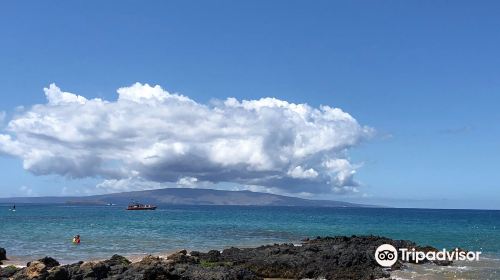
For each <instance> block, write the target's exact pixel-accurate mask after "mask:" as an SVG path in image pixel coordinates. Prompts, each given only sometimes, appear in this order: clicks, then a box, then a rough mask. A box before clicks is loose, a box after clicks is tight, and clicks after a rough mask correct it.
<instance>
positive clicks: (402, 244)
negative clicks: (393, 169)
mask: <svg viewBox="0 0 500 280" xmlns="http://www.w3.org/2000/svg"><path fill="white" fill-rule="evenodd" d="M382 244H392V245H393V246H394V247H396V248H417V249H419V250H426V251H427V250H436V249H435V248H432V247H429V246H426V247H419V246H417V244H415V243H413V242H411V241H406V240H392V239H389V238H384V237H376V236H351V237H344V236H341V237H323V238H320V237H317V238H315V239H307V240H304V241H303V242H302V244H300V245H294V244H274V245H266V246H260V247H257V248H243V249H240V248H229V249H225V250H223V251H222V252H220V251H215V250H212V251H209V252H206V253H202V252H197V251H192V252H190V253H188V252H187V251H185V250H182V251H179V252H177V253H174V254H172V255H169V256H168V257H167V258H159V257H154V256H147V257H145V258H143V259H142V260H141V261H139V262H135V263H131V262H130V261H129V260H128V259H126V258H125V257H122V256H119V255H114V256H112V257H111V258H110V259H108V260H104V261H96V262H78V263H73V264H68V265H60V264H59V262H57V261H56V260H55V259H53V258H50V257H45V258H43V259H40V260H37V261H32V262H29V263H28V264H27V265H26V267H24V268H17V267H14V266H9V267H4V268H1V269H0V279H14V280H25V279H30V280H33V279H35V280H45V279H46V280H65V279H71V280H84V279H85V280H91V279H185V280H188V279H200V280H205V279H245V280H247V279H248V280H250V279H265V278H279V279H359V280H363V279H379V278H388V277H390V272H391V271H390V270H388V269H384V268H382V267H381V266H379V265H378V264H377V262H376V261H375V257H374V252H375V250H376V248H377V247H378V246H379V245H382ZM0 252H4V251H2V250H1V249H0ZM450 264H451V263H450V262H446V263H442V262H441V263H436V265H450ZM404 266H405V263H403V262H400V261H398V262H397V263H396V264H395V265H394V266H393V267H392V268H391V269H392V270H399V269H401V268H403V267H404Z"/></svg>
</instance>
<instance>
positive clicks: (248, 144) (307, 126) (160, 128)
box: [0, 83, 372, 193]
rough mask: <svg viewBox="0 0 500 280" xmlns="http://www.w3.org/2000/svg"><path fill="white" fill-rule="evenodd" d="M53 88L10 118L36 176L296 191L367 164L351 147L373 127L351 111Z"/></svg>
mask: <svg viewBox="0 0 500 280" xmlns="http://www.w3.org/2000/svg"><path fill="white" fill-rule="evenodd" d="M44 91H45V96H46V98H47V103H45V104H38V105H34V106H32V107H31V108H29V109H26V110H24V111H23V112H20V113H18V114H17V115H16V116H14V117H13V118H12V119H11V120H10V121H8V124H7V126H6V128H5V130H4V132H2V133H0V152H1V153H4V154H9V155H12V156H15V157H19V158H20V159H22V160H23V166H24V168H25V169H26V170H28V171H30V172H32V173H34V174H37V175H45V174H59V175H62V176H67V177H71V178H83V177H101V178H104V179H105V180H107V181H106V182H107V183H106V182H105V183H104V184H102V185H101V187H103V186H106V185H107V184H109V182H122V183H123V182H130V181H131V180H132V181H137V180H141V181H143V182H154V183H166V182H179V181H182V180H185V179H183V178H190V180H191V181H192V182H194V183H196V182H210V183H219V182H226V183H227V182H229V183H236V184H241V185H252V186H262V187H270V188H275V189H282V190H285V191H286V192H288V193H299V192H308V193H328V192H332V191H333V192H345V191H351V190H356V187H357V186H358V183H357V182H356V181H355V179H354V174H355V172H356V169H357V167H358V166H357V165H355V164H352V163H351V162H350V161H349V159H348V155H347V151H348V150H349V149H350V148H352V147H354V146H356V145H357V144H358V143H360V142H361V141H363V140H364V139H366V138H368V137H370V135H371V134H372V129H371V128H369V127H365V126H361V125H360V124H359V123H358V122H357V121H356V120H355V119H354V118H353V117H352V116H351V115H349V114H348V113H346V112H344V111H342V110H341V109H338V108H332V107H329V106H320V107H319V108H313V107H311V106H309V105H307V104H293V103H289V102H287V101H283V100H278V99H275V98H262V99H259V100H242V101H240V100H237V99H235V98H228V99H227V100H225V101H220V102H214V103H213V104H210V105H205V104H200V103H197V102H195V101H194V100H192V99H190V98H188V97H186V96H183V95H179V94H171V93H169V92H167V91H165V90H163V89H162V88H161V87H160V86H154V87H152V86H149V85H148V84H140V83H136V84H134V85H132V86H130V87H124V88H120V89H118V98H117V100H115V101H106V100H101V99H87V98H85V97H83V96H80V95H77V94H73V93H69V92H63V91H61V90H60V89H59V88H58V87H57V86H56V85H54V84H51V85H50V86H49V87H48V88H45V89H44ZM149 184H151V183H149ZM154 185H157V184H154Z"/></svg>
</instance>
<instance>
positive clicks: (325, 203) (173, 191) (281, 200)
mask: <svg viewBox="0 0 500 280" xmlns="http://www.w3.org/2000/svg"><path fill="white" fill-rule="evenodd" d="M131 200H137V201H141V202H145V203H153V204H158V205H162V204H163V205H165V204H169V205H240V206H316V207H374V206H372V205H363V204H355V203H349V202H342V201H333V200H311V199H303V198H298V197H290V196H283V195H276V194H269V193H260V192H251V191H223V190H213V189H192V188H165V189H156V190H146V191H134V192H121V193H112V194H103V195H91V196H80V197H77V196H50V197H11V198H0V203H41V204H44V203H51V204H77V205H107V204H116V205H126V204H128V203H130V201H131Z"/></svg>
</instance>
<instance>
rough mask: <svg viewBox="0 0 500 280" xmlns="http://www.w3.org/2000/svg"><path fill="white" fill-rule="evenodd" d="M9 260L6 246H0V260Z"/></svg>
mask: <svg viewBox="0 0 500 280" xmlns="http://www.w3.org/2000/svg"><path fill="white" fill-rule="evenodd" d="M3 260H7V251H5V249H4V248H0V261H3Z"/></svg>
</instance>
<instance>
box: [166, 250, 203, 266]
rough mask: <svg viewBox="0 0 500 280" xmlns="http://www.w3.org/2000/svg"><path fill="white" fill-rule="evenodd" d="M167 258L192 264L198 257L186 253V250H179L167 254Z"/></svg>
mask: <svg viewBox="0 0 500 280" xmlns="http://www.w3.org/2000/svg"><path fill="white" fill-rule="evenodd" d="M167 260H171V261H173V262H175V263H192V264H194V263H197V262H198V258H197V257H193V256H189V255H187V251H186V250H181V251H178V252H175V253H173V254H171V255H169V256H167Z"/></svg>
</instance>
